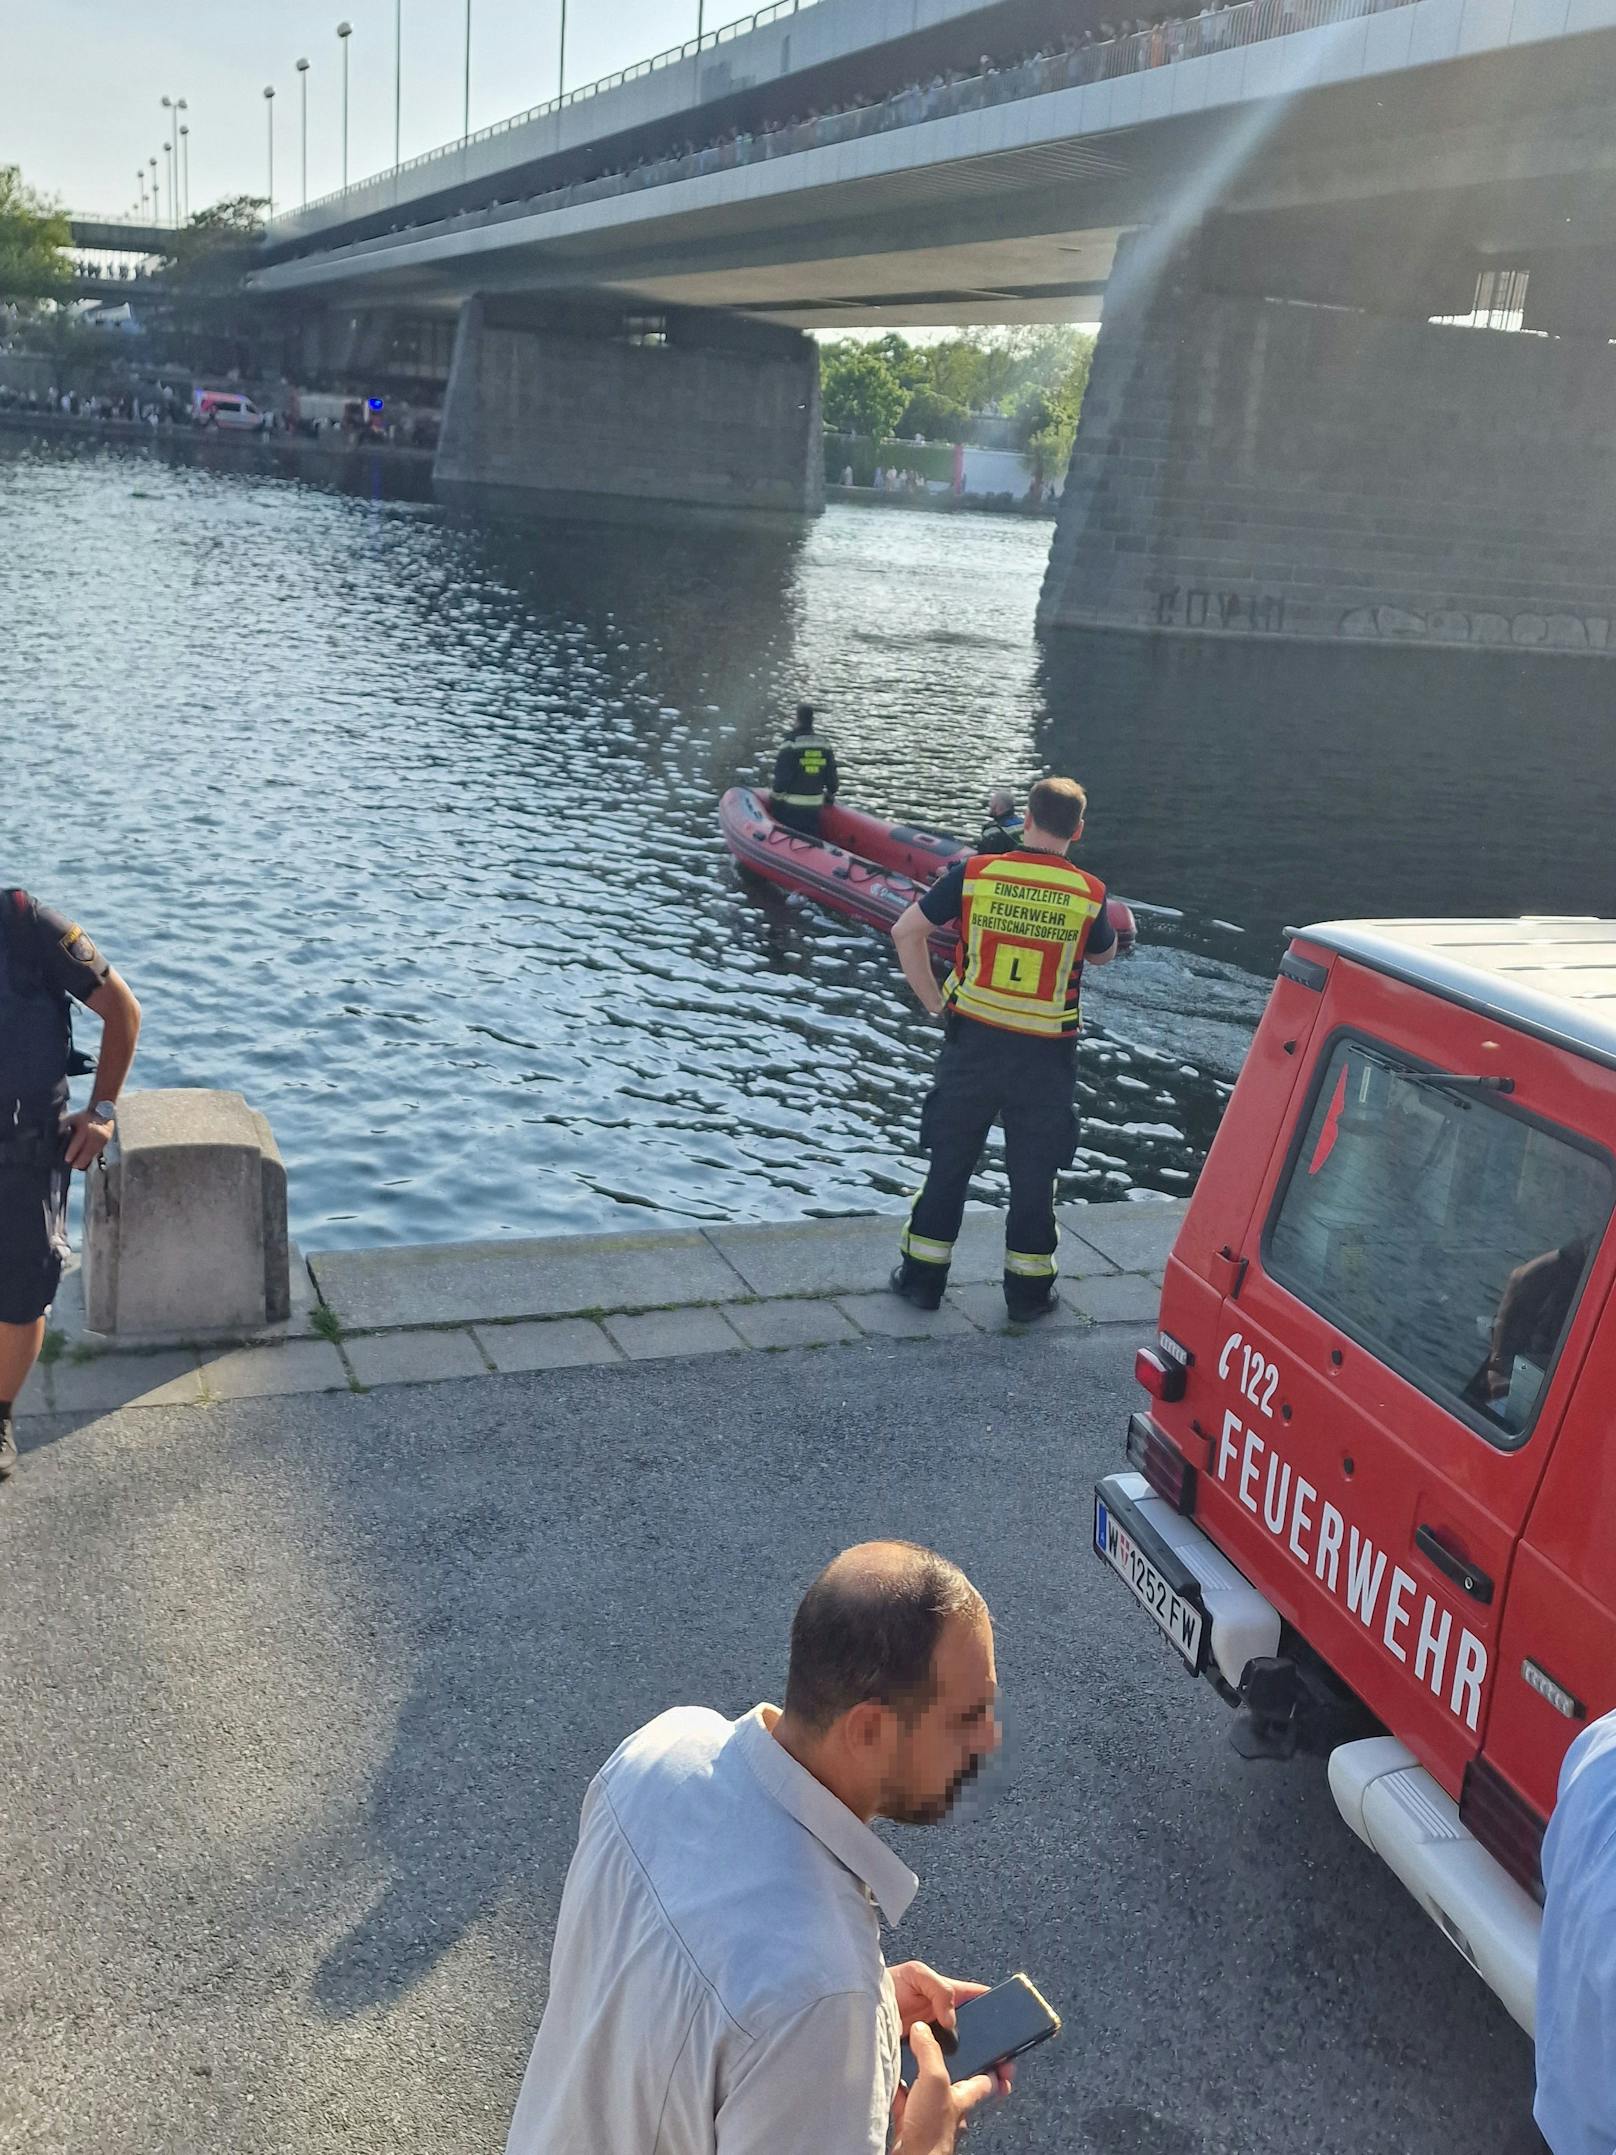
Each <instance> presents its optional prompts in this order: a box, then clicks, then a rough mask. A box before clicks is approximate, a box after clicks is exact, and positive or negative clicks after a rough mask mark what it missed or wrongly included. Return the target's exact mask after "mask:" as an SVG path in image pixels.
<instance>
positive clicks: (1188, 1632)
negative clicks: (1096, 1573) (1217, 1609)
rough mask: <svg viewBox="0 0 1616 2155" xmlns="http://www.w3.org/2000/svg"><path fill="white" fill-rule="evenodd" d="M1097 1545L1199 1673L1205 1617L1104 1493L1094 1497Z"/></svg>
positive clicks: (1148, 1614) (1130, 1589)
mask: <svg viewBox="0 0 1616 2155" xmlns="http://www.w3.org/2000/svg"><path fill="white" fill-rule="evenodd" d="M1094 1547H1095V1550H1096V1553H1097V1554H1098V1555H1099V1556H1101V1557H1103V1558H1104V1560H1105V1562H1106V1563H1107V1564H1109V1565H1110V1567H1111V1569H1112V1570H1113V1571H1114V1572H1115V1573H1116V1574H1117V1576H1118V1578H1119V1579H1121V1581H1122V1582H1123V1584H1124V1585H1125V1586H1126V1587H1127V1589H1128V1591H1129V1592H1130V1593H1131V1594H1132V1595H1133V1597H1134V1599H1135V1600H1136V1601H1137V1602H1138V1604H1139V1606H1140V1607H1141V1608H1142V1609H1143V1610H1144V1612H1145V1614H1146V1615H1147V1616H1148V1617H1149V1618H1150V1619H1151V1621H1152V1623H1154V1624H1155V1625H1156V1627H1157V1629H1158V1630H1159V1631H1161V1632H1163V1633H1164V1634H1165V1635H1166V1636H1167V1638H1169V1639H1170V1640H1171V1641H1172V1643H1173V1646H1174V1647H1175V1648H1176V1650H1177V1651H1178V1652H1179V1653H1180V1654H1182V1655H1183V1657H1184V1659H1185V1661H1186V1662H1187V1663H1188V1665H1189V1666H1190V1667H1191V1668H1192V1669H1194V1670H1196V1671H1197V1672H1199V1670H1200V1667H1201V1638H1202V1634H1203V1632H1204V1631H1205V1629H1206V1618H1205V1616H1204V1615H1203V1613H1202V1612H1201V1611H1200V1610H1199V1609H1197V1608H1196V1607H1195V1606H1194V1604H1193V1603H1192V1602H1188V1601H1186V1600H1185V1599H1184V1597H1183V1596H1182V1595H1181V1594H1179V1593H1178V1592H1177V1591H1176V1590H1175V1589H1174V1588H1173V1587H1172V1586H1171V1585H1169V1583H1168V1582H1167V1580H1166V1579H1164V1578H1163V1576H1162V1574H1161V1573H1160V1572H1159V1571H1158V1570H1157V1568H1156V1566H1155V1565H1154V1564H1153V1563H1152V1562H1151V1561H1150V1559H1149V1557H1148V1556H1146V1555H1145V1553H1144V1551H1143V1550H1142V1549H1141V1548H1140V1547H1139V1545H1138V1543H1137V1542H1136V1541H1135V1540H1134V1539H1133V1536H1132V1535H1131V1534H1130V1533H1129V1532H1128V1530H1127V1528H1126V1527H1125V1526H1123V1525H1122V1524H1121V1523H1120V1522H1119V1521H1118V1519H1117V1518H1116V1516H1115V1515H1114V1513H1113V1512H1112V1511H1111V1509H1110V1507H1109V1506H1108V1505H1107V1503H1106V1501H1105V1499H1104V1498H1103V1497H1100V1496H1096V1498H1095V1499H1094Z"/></svg>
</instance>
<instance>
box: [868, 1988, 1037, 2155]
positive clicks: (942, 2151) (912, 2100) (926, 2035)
mask: <svg viewBox="0 0 1616 2155" xmlns="http://www.w3.org/2000/svg"><path fill="white" fill-rule="evenodd" d="M891 1974H892V1989H893V1993H894V1995H895V1997H896V1998H897V2001H898V2021H899V2025H900V2026H901V2027H902V2029H903V2033H904V2038H905V2040H906V2041H907V2042H908V2044H909V2046H910V2048H911V2050H913V2052H914V2057H915V2064H916V2067H917V2072H916V2076H915V2084H914V2086H913V2087H912V2088H902V2087H900V2088H899V2090H898V2093H897V2098H896V2100H895V2101H894V2103H893V2106H892V2117H893V2124H894V2128H895V2130H896V2132H897V2135H898V2139H897V2142H896V2146H897V2149H898V2150H899V2151H900V2155H949V2150H950V2149H952V2147H953V2146H954V2143H955V2141H956V2140H957V2139H958V2137H959V2132H960V2127H961V2126H962V2125H963V2123H964V2121H965V2119H966V2118H967V2117H968V2116H969V2115H970V2113H971V2112H972V2111H973V2110H974V2109H975V2108H976V2107H977V2105H978V2104H979V2103H985V2102H986V2101H987V2100H988V2099H989V2097H990V2096H994V2095H1008V2094H1009V2092H1010V2084H1011V2081H1012V2080H1013V2079H1014V2077H1015V2068H1014V2067H1013V2066H1008V2065H1001V2066H999V2067H998V2068H997V2069H996V2070H995V2071H994V2072H992V2073H978V2074H977V2075H976V2076H975V2077H974V2078H973V2079H970V2080H966V2081H961V2082H960V2083H959V2085H958V2086H956V2085H955V2084H954V2083H953V2082H951V2081H950V2079H949V2077H948V2065H947V2062H946V2060H945V2059H944V2057H943V2053H942V2048H941V2045H940V2044H939V2043H938V2041H937V2038H936V2036H935V2035H934V2034H933V2033H932V2030H931V2025H930V2024H931V2023H932V2022H933V2021H935V2022H936V2023H937V2025H938V2026H939V2027H942V2028H952V2027H953V2026H954V2024H955V2020H956V2018H957V2009H958V2007H960V2006H962V2005H963V2004H964V2003H965V2001H966V1999H967V1998H985V1997H986V1996H987V1992H988V1985H987V1984H986V1983H959V1982H956V1981H954V1979H953V1978H952V1977H950V1976H946V1975H939V1974H938V1973H937V1970H936V1969H935V1968H929V1967H927V1965H926V1963H925V1962H924V1961H923V1960H906V1961H902V1962H900V1963H899V1965H898V1966H897V1967H896V1968H894V1969H893V1970H892V1971H891ZM917 2029H918V2030H919V2034H920V2040H919V2042H918V2044H917V2043H916V2041H915V2034H916V2031H917Z"/></svg>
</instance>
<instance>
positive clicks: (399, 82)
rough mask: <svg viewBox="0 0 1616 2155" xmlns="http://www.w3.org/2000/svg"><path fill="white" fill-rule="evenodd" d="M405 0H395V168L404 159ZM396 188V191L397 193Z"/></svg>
mask: <svg viewBox="0 0 1616 2155" xmlns="http://www.w3.org/2000/svg"><path fill="white" fill-rule="evenodd" d="M403 93H404V0H393V170H394V171H395V172H396V171H397V170H398V168H399V164H400V163H401V161H402V154H403V153H402V150H401V148H400V144H401V143H402V141H403V136H402V134H401V132H400V121H401V118H402V114H403V110H404V104H403ZM396 191H397V190H396V189H395V193H396Z"/></svg>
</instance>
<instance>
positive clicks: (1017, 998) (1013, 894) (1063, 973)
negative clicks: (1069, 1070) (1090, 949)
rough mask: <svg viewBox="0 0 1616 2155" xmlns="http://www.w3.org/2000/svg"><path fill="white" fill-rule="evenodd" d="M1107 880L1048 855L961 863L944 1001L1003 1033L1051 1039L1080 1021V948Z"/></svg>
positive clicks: (985, 856)
mask: <svg viewBox="0 0 1616 2155" xmlns="http://www.w3.org/2000/svg"><path fill="white" fill-rule="evenodd" d="M1104 905H1105V885H1104V884H1103V883H1099V882H1096V880H1095V879H1094V877H1093V876H1089V875H1085V874H1084V873H1083V871H1082V869H1081V868H1074V867H1073V866H1072V864H1071V862H1070V861H1065V860H1060V859H1058V858H1057V857H1056V855H1054V854H1053V853H1020V852H1011V853H978V854H974V855H973V856H972V857H971V859H970V860H968V861H967V862H966V864H965V891H964V897H963V900H962V902H961V905H960V937H959V943H958V946H957V948H956V950H955V954H954V970H953V972H952V973H950V974H949V976H948V979H947V980H946V981H945V982H944V984H943V995H944V998H945V999H946V1001H947V1002H948V1004H949V1005H950V1007H951V1008H952V1009H954V1010H957V1011H959V1012H960V1013H961V1014H962V1015H963V1016H965V1017H968V1018H975V1019H977V1020H978V1022H979V1023H981V1024H983V1025H996V1026H998V1027H1000V1028H1001V1030H1003V1031H1005V1032H1011V1033H1030V1034H1032V1035H1033V1036H1034V1037H1036V1038H1040V1039H1050V1040H1056V1039H1060V1038H1062V1037H1064V1036H1066V1035H1069V1034H1072V1033H1075V1032H1076V1031H1077V1030H1078V1027H1079V1026H1080V1025H1081V1023H1082V1017H1083V1013H1082V1005H1081V999H1080V990H1081V984H1082V977H1083V951H1084V949H1085V947H1086V945H1087V943H1088V939H1089V931H1090V929H1091V928H1092V927H1093V925H1094V923H1095V921H1096V920H1097V919H1098V918H1099V916H1100V913H1101V911H1102V909H1103V908H1104Z"/></svg>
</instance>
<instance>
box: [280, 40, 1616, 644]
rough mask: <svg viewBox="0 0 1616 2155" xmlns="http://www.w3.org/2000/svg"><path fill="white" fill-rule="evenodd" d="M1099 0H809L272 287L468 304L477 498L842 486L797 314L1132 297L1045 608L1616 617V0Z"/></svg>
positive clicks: (366, 220)
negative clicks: (1197, 11) (1114, 26)
mask: <svg viewBox="0 0 1616 2155" xmlns="http://www.w3.org/2000/svg"><path fill="white" fill-rule="evenodd" d="M1082 7H1083V0H1078V5H1077V6H1075V7H1056V6H1054V5H1053V4H1052V0H1045V4H1040V0H999V4H997V5H994V6H988V7H983V6H982V5H980V4H976V5H970V4H968V0H880V4H876V5H872V4H871V0H818V4H817V5H814V6H809V7H800V8H785V7H783V6H777V7H775V8H772V9H770V10H767V11H766V12H765V16H764V17H762V18H759V19H758V20H757V22H756V23H755V24H754V25H752V26H749V27H746V28H744V29H743V30H742V31H741V32H740V34H738V35H735V36H731V37H726V38H724V39H723V40H722V45H721V47H720V44H717V43H715V44H712V45H711V46H710V47H705V48H704V49H703V50H702V51H701V52H699V53H698V52H695V51H694V50H689V51H687V52H685V53H683V54H681V55H680V56H679V57H678V58H677V59H676V60H672V61H670V62H669V63H668V64H667V65H666V66H664V67H662V68H661V69H658V70H649V71H647V72H645V73H643V74H641V75H638V76H636V77H635V78H634V79H632V80H625V81H620V82H615V83H613V84H611V85H608V86H606V87H604V88H602V89H601V90H600V91H598V92H597V93H594V94H593V95H589V96H583V97H579V98H575V99H574V100H572V101H569V103H567V104H566V105H564V106H560V107H555V108H544V109H541V110H540V111H539V112H537V113H535V114H531V115H524V116H522V117H521V118H519V119H518V120H517V121H514V122H512V123H509V124H508V125H507V126H506V127H505V128H504V129H501V130H491V131H488V132H487V133H485V135H484V136H482V137H480V138H473V139H472V140H471V141H468V142H466V143H462V144H455V145H449V146H448V147H447V148H446V149H445V150H443V151H440V152H435V153H433V154H432V155H431V156H429V157H427V158H424V159H418V160H415V161H414V162H413V163H412V165H410V166H407V167H403V168H401V169H400V170H399V171H398V172H396V173H391V174H386V175H382V176H381V177H380V178H379V179H377V180H372V181H367V182H365V183H363V184H362V185H361V186H360V187H357V188H353V189H349V190H347V192H346V193H345V194H344V195H342V196H338V197H335V198H331V199H328V200H327V201H325V202H323V203H319V204H315V205H311V206H310V209H309V210H308V212H307V213H305V214H303V215H301V216H299V217H297V218H294V219H283V220H281V221H280V222H278V223H277V225H276V227H275V230H274V232H273V234H272V237H271V241H270V244H269V246H268V248H267V250H266V253H265V258H264V262H263V266H262V267H261V268H260V269H259V270H257V271H256V272H255V273H254V275H253V277H252V278H251V280H250V281H251V283H252V286H253V287H254V289H255V290H257V291H258V292H260V293H261V294H263V295H264V296H266V297H270V296H273V297H275V298H277V299H278V300H279V301H281V302H283V303H284V304H285V305H286V306H287V307H288V309H290V310H291V311H292V314H293V316H294V318H295V320H296V323H297V328H296V335H297V336H299V337H301V338H302V339H303V340H304V345H305V352H306V353H314V354H319V355H321V356H323V358H324V361H325V363H326V364H327V365H333V364H337V363H339V361H340V352H341V349H342V347H343V344H344V340H346V341H347V344H348V348H349V349H352V348H353V347H354V342H355V340H363V339H364V338H365V337H367V336H368V337H370V338H371V339H372V341H373V343H374V340H375V338H376V337H377V335H378V334H379V332H378V324H379V323H382V322H387V321H389V320H390V321H391V322H392V323H393V324H394V325H395V329H394V331H393V332H390V333H395V334H396V324H397V323H398V322H399V321H401V320H403V319H404V318H406V317H414V318H416V319H423V320H429V319H431V318H433V317H437V318H439V319H442V320H445V321H447V320H448V319H449V318H451V317H452V318H453V319H454V320H455V322H456V324H457V328H456V334H455V348H454V359H453V369H452V374H451V378H450V381H449V386H448V395H447V401H446V409H445V421H444V429H443V443H442V449H441V452H440V461H439V475H440V479H441V481H442V483H443V484H444V486H445V487H446V489H447V490H448V491H450V492H451V493H461V494H471V495H474V496H479V497H485V496H488V495H491V494H492V495H498V496H502V497H504V498H507V499H509V500H511V501H513V502H518V503H522V504H527V505H532V506H537V507H550V508H576V507H579V506H594V507H605V508H616V509H619V510H624V511H629V512H632V513H640V511H641V510H642V509H643V507H644V505H645V504H647V503H648V502H651V501H658V502H673V503H676V504H681V505H686V506H690V505H696V506H711V507H725V508H746V509H761V510H775V511H781V510H784V511H794V512H799V513H800V512H803V511H812V510H813V509H814V508H816V507H817V506H818V503H819V500H820V470H821V466H820V458H819V449H818V423H817V422H818V409H817V369H816V365H815V360H814V354H813V351H812V347H811V346H810V345H808V344H807V343H806V342H805V340H804V338H803V334H802V333H803V331H804V330H806V329H810V328H820V327H825V326H840V325H843V324H846V325H852V324H879V323H883V322H888V323H891V322H897V323H914V322H926V321H932V322H953V323H964V322H982V321H1000V322H1016V321H1036V320H1051V319H1057V320H1058V319H1092V318H1095V317H1096V316H1100V317H1102V318H1103V324H1104V326H1103V329H1102V333H1101V338H1100V344H1099V349H1098V351H1097V354H1096V360H1095V366H1094V373H1093V378H1092V382H1091V386H1090V390H1089V394H1088V398H1087V400H1086V402H1085V406H1084V412H1083V419H1082V424H1081V427H1080V430H1079V434H1078V439H1077V444H1076V448H1075V450H1074V454H1073V460H1072V466H1071V471H1070V475H1069V477H1068V481H1067V485H1066V489H1065V493H1064V497H1063V502H1062V509H1061V517H1060V522H1059V525H1058V529H1057V535H1056V540H1055V544H1054V548H1053V551H1052V556H1051V563H1050V570H1049V576H1048V579H1047V582H1046V587H1045V592H1044V599H1043V605H1042V608H1041V613H1040V621H1041V625H1042V627H1043V628H1044V629H1045V630H1046V631H1051V630H1057V629H1061V628H1066V627H1119V628H1129V629H1140V630H1150V631H1159V632H1164V633H1165V632H1175V631H1176V632H1192V633H1196V634H1201V635H1220V636H1248V637H1251V636H1287V637H1293V636H1307V637H1319V638H1326V639H1331V640H1334V639H1337V638H1344V639H1359V638H1361V639H1368V640H1372V641H1401V642H1438V643H1446V644H1470V645H1500V644H1503V645H1509V646H1512V647H1515V648H1520V649H1529V650H1551V649H1553V650H1582V651H1587V650H1599V651H1606V650H1610V649H1613V648H1616V638H1613V636H1612V633H1611V623H1612V621H1613V620H1616V420H1613V417H1612V413H1613V411H1616V399H1613V395H1612V392H1613V391H1616V363H1613V354H1612V347H1611V339H1612V338H1613V336H1616V243H1613V242H1612V240H1611V239H1610V237H1609V235H1610V234H1611V233H1612V231H1613V230H1616V225H1613V223H1612V219H1611V211H1612V209H1613V208H1616V127H1613V125H1612V121H1613V118H1616V0H1410V4H1407V5H1400V6H1397V5H1394V6H1389V7H1388V6H1376V5H1374V4H1373V0H1243V4H1242V5H1239V6H1236V7H1233V8H1229V9H1226V10H1222V11H1220V12H1218V13H1216V14H1208V15H1203V16H1200V17H1197V18H1194V19H1191V20H1187V21H1185V22H1183V23H1181V24H1177V25H1168V26H1164V27H1163V28H1161V29H1158V30H1156V31H1154V32H1151V33H1146V34H1144V35H1142V36H1138V37H1134V38H1131V39H1127V40H1122V41H1116V42H1113V43H1110V44H1106V43H1103V42H1097V43H1092V44H1088V45H1086V46H1083V47H1082V48H1081V49H1078V50H1064V51H1063V50H1052V49H1051V48H1054V47H1056V46H1057V45H1058V44H1059V38H1058V36H1057V33H1065V34H1066V35H1067V36H1068V37H1070V36H1071V34H1072V33H1073V32H1074V31H1075V30H1078V29H1080V28H1081V26H1082V23H1083V13H1082ZM1039 47H1042V48H1044V56H1043V57H1042V58H1036V59H1029V58H1026V57H1025V55H1026V53H1027V51H1028V49H1029V48H1034V49H1036V48H1039ZM984 54H985V55H986V56H987V58H988V61H989V62H990V64H988V65H986V66H984V65H983V64H982V59H981V56H982V55H984ZM1481 319H1486V320H1490V321H1492V322H1494V323H1496V324H1498V325H1499V326H1500V327H1506V328H1509V329H1511V330H1514V331H1516V332H1517V333H1515V334H1495V333H1489V331H1488V330H1487V329H1485V328H1479V327H1474V326H1466V327H1461V326H1457V324H1458V323H1459V322H1465V321H1468V322H1475V321H1477V320H1481ZM1534 331H1535V332H1540V334H1535V335H1534V334H1530V333H1529V332H1534Z"/></svg>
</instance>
